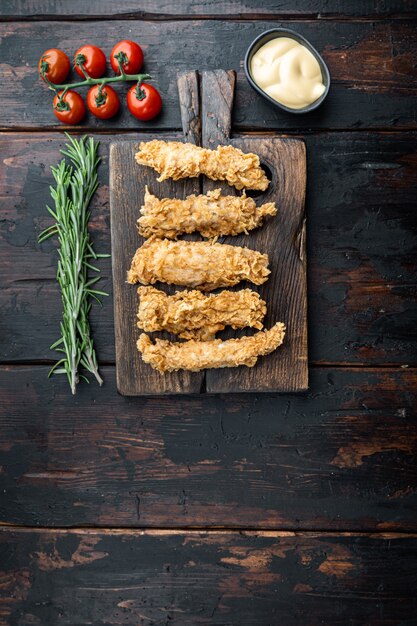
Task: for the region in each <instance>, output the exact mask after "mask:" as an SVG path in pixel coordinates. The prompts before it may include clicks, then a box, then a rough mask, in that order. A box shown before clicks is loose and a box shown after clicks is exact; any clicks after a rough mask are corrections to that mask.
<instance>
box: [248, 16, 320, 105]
mask: <svg viewBox="0 0 417 626" xmlns="http://www.w3.org/2000/svg"><path fill="white" fill-rule="evenodd" d="M277 37H289V38H290V39H294V40H295V41H297V42H298V43H301V44H302V45H303V46H305V47H306V48H307V49H308V50H310V52H311V54H312V55H313V56H314V57H315V58H316V59H317V61H318V64H319V65H320V69H321V75H322V77H323V84H324V86H325V90H324V92H323V93H322V95H321V96H320V98H318V99H317V100H315V101H314V102H312V103H311V104H309V105H308V106H306V107H303V108H302V109H291V108H290V107H287V106H285V104H281V103H280V102H277V101H276V100H274V99H273V98H271V96H269V95H268V94H267V93H266V92H265V91H264V90H263V89H262V88H261V87H259V86H258V85H257V84H256V83H255V81H254V80H253V78H252V75H251V72H250V66H251V61H252V57H253V55H254V54H255V52H257V51H258V50H259V48H261V47H262V46H263V45H264V44H266V43H268V41H271V39H276V38H277ZM245 74H246V77H247V79H248V81H249V83H250V84H251V86H252V87H253V88H254V89H255V90H256V91H257V92H258V93H259V94H261V96H263V97H264V98H266V99H267V100H269V102H272V104H274V105H275V106H276V107H278V108H280V109H283V110H284V111H288V112H289V113H309V112H310V111H314V109H317V107H319V106H320V105H321V103H322V102H323V100H324V99H325V98H326V96H327V94H328V93H329V89H330V73H329V69H328V67H327V65H326V63H325V62H324V61H323V59H322V57H321V55H320V54H319V53H318V52H317V50H316V49H315V48H314V47H313V46H312V45H311V43H310V42H309V41H307V39H305V37H303V36H302V35H299V34H298V33H296V32H295V31H293V30H290V29H289V28H272V29H271V30H267V31H266V32H264V33H262V35H259V37H257V38H256V39H255V41H253V42H252V43H251V45H250V46H249V48H248V51H247V52H246V55H245Z"/></svg>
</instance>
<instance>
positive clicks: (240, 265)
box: [127, 239, 270, 291]
mask: <svg viewBox="0 0 417 626" xmlns="http://www.w3.org/2000/svg"><path fill="white" fill-rule="evenodd" d="M268 274H270V270H269V269H268V255H267V254H261V253H260V252H257V251H256V250H250V249H249V248H241V247H239V246H229V245H227V244H221V243H211V242H209V241H169V240H168V239H153V240H149V241H147V242H145V243H144V244H143V246H142V247H141V248H138V249H137V250H136V254H135V256H134V257H133V259H132V265H131V268H130V270H129V271H128V273H127V281H128V282H129V283H131V284H134V283H142V285H153V284H154V283H156V282H157V281H161V282H163V283H168V284H174V285H182V286H184V287H194V288H198V289H201V290H202V291H212V290H213V289H217V288H218V287H231V286H233V285H237V284H238V283H239V282H240V281H241V280H249V281H250V282H252V283H255V285H261V284H262V283H264V282H265V281H266V280H267V278H268Z"/></svg>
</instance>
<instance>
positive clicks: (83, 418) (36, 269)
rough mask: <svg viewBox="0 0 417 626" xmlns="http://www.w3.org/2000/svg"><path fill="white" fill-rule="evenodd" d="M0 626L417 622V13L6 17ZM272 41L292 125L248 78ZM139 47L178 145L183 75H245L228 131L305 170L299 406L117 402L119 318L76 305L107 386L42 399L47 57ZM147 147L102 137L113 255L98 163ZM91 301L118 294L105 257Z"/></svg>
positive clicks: (103, 239) (182, 7) (367, 7)
mask: <svg viewBox="0 0 417 626" xmlns="http://www.w3.org/2000/svg"><path fill="white" fill-rule="evenodd" d="M0 12H1V16H2V23H1V24H0V30H1V35H2V37H1V44H0V61H1V65H0V72H1V80H0V99H1V104H2V106H1V108H0V126H1V130H2V133H1V143H2V146H1V155H2V160H1V178H0V185H1V186H0V191H1V208H0V211H1V223H0V255H1V256H0V259H1V267H2V272H1V275H0V307H1V321H0V323H1V329H0V332H1V337H0V345H1V365H0V420H1V424H0V433H1V435H0V480H1V489H0V520H1V526H0V541H1V547H0V625H1V626H5V625H7V626H12V625H13V626H34V625H35V626H38V625H39V626H56V625H59V624H63V625H68V626H81V625H82V626H84V625H87V624H88V625H91V624H93V625H96V626H99V625H100V626H110V625H112V626H113V625H119V624H120V625H121V624H129V625H131V626H138V625H139V624H141V625H142V624H143V625H144V626H148V625H151V624H154V625H168V624H170V625H171V624H172V625H174V624H175V625H178V626H187V625H189V626H195V625H197V624H214V625H217V626H220V625H224V626H232V625H233V626H249V625H250V626H264V625H268V624H270V625H271V626H276V625H278V626H281V625H282V626H292V625H316V624H326V625H331V626H338V625H343V626H344V625H348V624H349V625H357V626H362V625H364V624H372V625H374V624H383V625H388V624H389V625H394V624H395V625H397V624H402V625H407V626H410V625H412V624H417V607H416V588H417V513H416V510H417V495H416V491H417V481H416V473H417V472H416V456H415V453H416V448H417V445H416V443H417V417H416V412H415V409H416V393H417V387H416V383H417V369H416V367H417V359H416V327H417V313H416V284H415V283H416V274H415V268H416V262H415V261H416V259H415V253H416V247H415V243H416V237H415V230H416V223H417V217H416V197H417V155H416V147H417V122H416V109H417V105H416V102H417V99H416V96H417V6H416V4H415V2H414V1H413V0H381V1H375V0H345V1H341V0H292V1H291V2H290V1H289V0H280V1H279V2H278V1H274V0H268V1H266V0H265V1H263V2H260V1H259V2H250V0H240V1H239V0H236V1H227V0H226V1H223V2H214V1H213V0H206V1H205V2H197V1H195V0H181V1H177V2H172V3H171V2H164V1H163V0H152V1H151V0H118V2H117V3H113V2H110V1H109V0H101V1H99V0H94V1H93V0H89V1H85V0H72V1H71V2H65V1H64V0H46V1H42V2H41V1H36V0H27V1H18V0H2V2H1V6H0ZM280 23H282V24H283V25H285V26H290V27H292V28H294V29H295V30H297V31H299V32H300V33H302V34H303V35H305V36H306V37H307V38H308V39H310V40H311V41H312V43H313V44H314V45H315V46H316V47H317V48H318V49H319V50H320V51H322V53H323V56H324V58H325V60H326V61H327V63H328V65H329V68H330V72H331V74H332V78H333V85H332V89H331V93H330V95H329V97H328V100H327V101H326V103H325V104H324V105H323V106H322V107H321V108H320V109H319V110H317V111H316V112H315V113H313V114H310V115H306V116H290V115H286V114H284V113H282V112H278V111H277V110H276V109H274V108H273V107H271V106H270V105H269V104H267V103H266V102H263V101H262V100H261V99H260V98H259V97H258V96H257V95H256V94H255V93H254V92H253V91H252V90H251V89H250V88H249V86H248V84H247V82H246V80H245V78H244V75H243V70H242V59H243V56H244V53H245V50H246V48H247V47H248V45H249V43H250V42H251V41H252V40H253V39H254V38H255V36H256V35H258V34H259V33H261V32H262V31H264V30H267V29H268V28H271V27H273V26H276V25H277V24H280ZM122 38H132V39H135V40H138V41H139V42H140V43H141V44H142V45H143V47H144V48H145V54H146V69H147V70H149V72H150V73H151V74H152V75H153V76H154V78H155V81H156V84H157V85H158V86H159V87H160V90H161V92H162V93H163V98H164V112H163V115H162V116H161V117H160V118H159V119H158V120H157V122H156V124H157V128H158V130H160V131H170V132H171V133H172V131H178V132H180V128H181V123H180V113H179V107H178V98H177V88H176V73H177V71H179V70H184V69H207V68H208V69H215V68H219V67H227V68H233V69H235V70H236V71H237V72H238V80H237V94H236V103H235V110H234V120H233V132H234V133H235V134H239V133H242V132H245V133H246V132H249V131H250V132H262V133H279V134H281V135H291V136H297V137H302V138H303V139H304V140H305V141H306V144H307V154H308V190H307V194H308V195H307V198H308V199H307V214H308V259H309V266H308V271H309V277H308V278H309V349H310V379H311V388H310V391H309V392H308V393H307V394H305V395H281V396H279V395H270V394H267V395H252V394H249V395H232V396H227V395H224V396H207V397H196V396H194V397H192V396H190V397H182V398H174V397H169V398H167V397H164V398H158V397H148V398H123V397H121V396H119V395H118V394H117V392H116V389H115V368H114V334H113V306H112V301H111V298H108V299H106V301H105V302H104V306H103V307H102V308H101V309H100V308H99V307H96V308H94V312H93V316H92V317H93V331H94V337H95V340H96V344H97V348H98V353H99V356H100V360H101V362H102V370H103V373H104V377H105V385H104V387H103V388H102V389H99V388H98V387H97V386H96V385H94V384H92V385H90V386H87V385H83V386H81V388H80V390H79V393H78V395H77V396H76V397H75V398H74V397H71V395H70V393H69V389H68V385H67V383H66V381H65V380H64V378H63V377H56V378H54V379H53V380H47V377H46V376H47V372H48V369H49V367H50V364H51V363H52V362H53V360H54V358H55V355H54V354H53V353H52V352H51V351H50V350H49V348H48V347H49V345H50V344H51V343H52V342H53V341H54V340H55V339H56V337H57V332H58V320H59V317H60V310H61V306H60V298H59V292H58V290H57V286H56V283H55V268H56V247H55V243H54V242H53V241H50V242H48V243H46V244H43V245H42V246H39V245H38V243H37V235H38V233H39V231H40V230H41V229H42V228H43V227H45V226H46V225H47V224H48V223H49V222H48V218H47V215H46V210H45V204H46V203H47V202H48V194H49V192H48V185H49V184H50V182H51V175H50V169H49V166H50V165H52V164H55V163H56V162H57V160H58V158H59V149H60V148H61V147H62V145H63V143H64V141H65V137H64V136H63V134H62V133H63V130H64V129H63V127H61V126H58V125H57V124H55V118H54V116H53V114H52V110H51V103H50V96H49V94H48V93H47V91H46V90H45V86H44V85H43V84H41V82H40V81H39V80H38V77H37V73H36V69H35V66H36V63H37V60H38V58H39V56H40V54H41V53H42V51H43V50H44V49H45V48H48V47H52V46H56V47H62V48H63V49H64V50H66V51H67V53H69V54H72V53H73V51H74V50H75V49H76V48H77V47H78V46H79V45H80V44H81V43H84V42H92V43H96V44H98V45H100V46H102V47H103V48H104V50H105V51H106V53H107V54H108V53H109V51H110V49H111V47H112V45H113V43H115V42H116V41H117V40H119V39H122ZM150 130H152V131H154V130H155V125H154V124H147V125H146V124H141V123H135V122H134V121H133V119H132V118H130V117H129V115H128V114H127V112H126V110H124V111H123V112H122V114H121V115H120V117H118V118H117V119H116V120H115V121H113V122H110V123H103V122H100V121H97V120H94V119H92V118H88V119H87V121H86V122H85V123H84V125H83V126H82V127H80V128H78V129H77V131H78V132H88V133H90V134H94V136H95V137H96V138H98V139H100V141H101V145H102V147H101V153H102V155H103V164H102V166H101V169H100V180H101V186H100V189H99V192H98V193H97V194H96V197H95V199H94V204H93V207H92V208H93V219H92V232H93V236H94V240H95V243H96V247H97V249H98V250H99V251H101V252H106V251H109V249H110V234H109V206H108V205H109V199H108V145H109V142H110V141H112V140H113V139H114V138H117V139H120V138H126V137H127V138H131V139H134V138H137V137H138V136H139V134H142V135H144V134H146V132H149V131H150ZM102 268H103V277H104V279H103V281H102V287H103V288H105V289H107V290H110V291H111V288H112V284H111V279H110V261H109V260H107V261H104V262H103V263H102Z"/></svg>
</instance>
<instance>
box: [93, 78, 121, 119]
mask: <svg viewBox="0 0 417 626" xmlns="http://www.w3.org/2000/svg"><path fill="white" fill-rule="evenodd" d="M87 106H88V108H89V109H90V111H91V113H92V114H93V115H95V116H96V117H98V118H100V119H101V120H108V119H109V118H110V117H113V116H114V115H116V113H117V111H118V110H119V96H118V95H117V93H116V92H115V90H114V89H113V88H112V87H110V86H108V85H105V86H104V87H102V88H101V89H100V85H94V87H91V89H90V91H89V92H88V94H87Z"/></svg>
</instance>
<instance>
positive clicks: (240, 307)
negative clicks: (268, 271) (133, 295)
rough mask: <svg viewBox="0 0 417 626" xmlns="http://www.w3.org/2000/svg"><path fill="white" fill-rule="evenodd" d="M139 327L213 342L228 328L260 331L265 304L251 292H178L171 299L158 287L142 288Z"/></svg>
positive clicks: (246, 290)
mask: <svg viewBox="0 0 417 626" xmlns="http://www.w3.org/2000/svg"><path fill="white" fill-rule="evenodd" d="M138 295H139V298H140V303H139V310H138V327H139V328H141V329H142V330H145V331H146V332H148V333H151V332H154V331H158V330H166V331H168V332H170V333H174V334H175V335H179V337H182V338H183V339H199V340H201V341H210V340H212V339H214V336H215V334H216V333H217V332H218V331H220V330H223V329H224V328H225V327H226V326H231V327H232V328H234V329H237V328H244V327H245V326H250V327H252V328H257V329H258V330H260V329H261V328H262V327H263V324H262V320H263V318H264V317H265V313H266V304H265V302H264V300H262V299H261V297H260V296H259V294H257V293H256V292H255V291H251V290H250V289H242V290H240V291H222V292H221V293H219V294H211V295H204V294H202V293H201V291H177V292H176V293H175V294H174V295H173V296H168V295H167V294H166V293H164V292H163V291H160V290H159V289H155V287H139V289H138Z"/></svg>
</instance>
